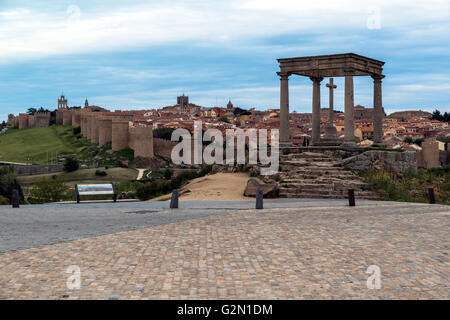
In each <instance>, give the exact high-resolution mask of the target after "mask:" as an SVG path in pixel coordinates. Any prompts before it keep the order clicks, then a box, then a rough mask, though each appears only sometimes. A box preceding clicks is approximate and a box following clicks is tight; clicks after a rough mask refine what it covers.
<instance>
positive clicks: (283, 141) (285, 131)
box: [278, 72, 290, 147]
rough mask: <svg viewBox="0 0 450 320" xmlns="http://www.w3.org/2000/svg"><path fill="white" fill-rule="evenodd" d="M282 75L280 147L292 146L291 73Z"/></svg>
mask: <svg viewBox="0 0 450 320" xmlns="http://www.w3.org/2000/svg"><path fill="white" fill-rule="evenodd" d="M278 75H279V76H280V82H281V83H280V147H288V146H290V138H289V136H290V133H289V76H290V74H289V73H284V72H278Z"/></svg>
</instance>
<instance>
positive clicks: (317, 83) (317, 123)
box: [310, 77, 323, 145]
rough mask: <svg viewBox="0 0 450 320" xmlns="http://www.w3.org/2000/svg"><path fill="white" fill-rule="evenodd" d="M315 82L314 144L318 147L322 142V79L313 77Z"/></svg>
mask: <svg viewBox="0 0 450 320" xmlns="http://www.w3.org/2000/svg"><path fill="white" fill-rule="evenodd" d="M310 79H311V80H312V82H313V97H312V144H313V145H317V144H318V143H319V142H320V83H321V82H322V80H323V78H322V77H311V78H310Z"/></svg>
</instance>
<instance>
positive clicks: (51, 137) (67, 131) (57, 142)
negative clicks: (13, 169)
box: [0, 126, 91, 164]
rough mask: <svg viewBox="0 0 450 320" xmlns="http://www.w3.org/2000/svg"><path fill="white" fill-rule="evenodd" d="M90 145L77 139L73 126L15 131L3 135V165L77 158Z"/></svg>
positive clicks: (0, 142)
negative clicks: (5, 163)
mask: <svg viewBox="0 0 450 320" xmlns="http://www.w3.org/2000/svg"><path fill="white" fill-rule="evenodd" d="M90 145H91V144H90V143H89V142H88V141H87V140H86V139H84V138H80V139H78V138H77V137H76V136H74V135H73V132H72V127H71V126H57V127H56V126H52V127H42V128H26V129H21V130H18V129H12V130H9V131H8V132H6V133H5V134H2V135H0V161H7V162H19V163H40V164H46V163H47V160H48V161H49V162H50V161H52V160H54V158H55V157H56V154H58V157H60V156H65V155H70V154H78V153H79V152H80V151H81V150H82V149H84V148H85V147H86V146H90ZM52 153H53V156H52ZM47 157H48V158H47Z"/></svg>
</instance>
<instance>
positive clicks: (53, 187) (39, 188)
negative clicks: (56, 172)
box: [30, 176, 69, 203]
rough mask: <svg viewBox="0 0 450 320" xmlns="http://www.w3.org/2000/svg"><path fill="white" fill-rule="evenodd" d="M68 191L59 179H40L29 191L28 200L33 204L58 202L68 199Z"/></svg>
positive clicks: (57, 177) (54, 177) (55, 177)
mask: <svg viewBox="0 0 450 320" xmlns="http://www.w3.org/2000/svg"><path fill="white" fill-rule="evenodd" d="M68 191H69V187H68V186H66V185H65V184H64V180H63V179H62V178H61V177H59V176H53V177H52V178H42V179H40V180H39V181H38V182H36V184H35V185H34V187H33V188H32V189H31V191H30V198H31V199H30V200H31V201H32V202H34V203H46V202H58V201H62V200H66V199H68V198H69V196H68V194H67V193H68Z"/></svg>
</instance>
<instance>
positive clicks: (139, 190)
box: [136, 165, 212, 201]
mask: <svg viewBox="0 0 450 320" xmlns="http://www.w3.org/2000/svg"><path fill="white" fill-rule="evenodd" d="M211 170H212V165H208V166H206V167H204V168H203V169H202V170H200V171H199V172H196V171H184V172H181V173H180V174H179V175H177V176H176V177H173V178H172V179H171V180H170V181H152V182H147V183H144V184H141V185H139V186H137V187H136V196H137V197H138V199H139V200H144V201H145V200H149V199H151V198H154V197H157V196H160V195H163V194H167V193H169V192H171V191H172V190H174V189H179V188H181V187H182V186H183V185H184V184H185V183H186V182H187V181H189V180H192V179H195V178H199V177H203V176H205V175H207V174H208V173H210V172H211Z"/></svg>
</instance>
